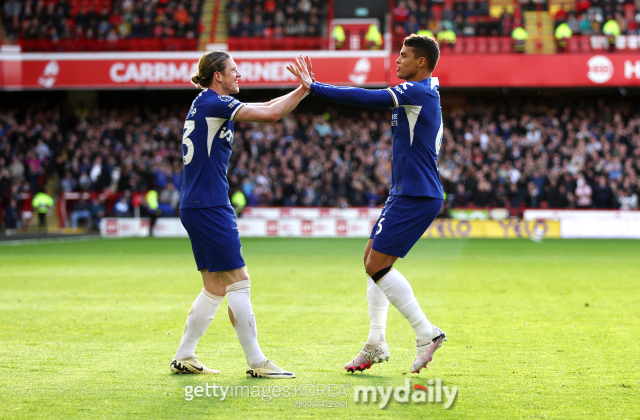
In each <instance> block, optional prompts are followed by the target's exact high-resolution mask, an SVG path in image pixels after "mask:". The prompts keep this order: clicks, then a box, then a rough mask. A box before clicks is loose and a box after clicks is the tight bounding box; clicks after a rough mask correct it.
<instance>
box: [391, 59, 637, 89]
mask: <svg viewBox="0 0 640 420" xmlns="http://www.w3.org/2000/svg"><path fill="white" fill-rule="evenodd" d="M433 75H434V76H437V77H438V78H439V80H440V86H441V87H443V88H446V87H593V86H640V54H633V53H631V54H624V53H619V54H608V55H601V54H554V55H522V54H492V55H474V56H469V55H465V54H457V55H454V54H443V55H442V56H441V57H440V61H439V62H438V65H437V67H436V70H435V71H434V73H433ZM401 82H402V81H401V80H400V79H398V78H397V77H396V72H395V63H392V65H391V69H390V84H391V85H396V84H398V83H401Z"/></svg>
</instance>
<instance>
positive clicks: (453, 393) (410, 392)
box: [353, 379, 458, 410]
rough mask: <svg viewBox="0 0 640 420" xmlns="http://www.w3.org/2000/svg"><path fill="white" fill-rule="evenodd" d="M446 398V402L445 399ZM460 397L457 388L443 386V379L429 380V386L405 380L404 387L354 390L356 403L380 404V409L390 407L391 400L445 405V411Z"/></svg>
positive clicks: (360, 387) (368, 387) (371, 387)
mask: <svg viewBox="0 0 640 420" xmlns="http://www.w3.org/2000/svg"><path fill="white" fill-rule="evenodd" d="M443 396H444V400H443V398H442V397H443ZM457 396H458V387H457V386H452V387H448V386H442V379H436V380H435V381H434V380H433V379H429V382H428V385H427V386H424V385H420V384H414V385H413V387H412V386H411V381H410V380H409V379H405V380H404V386H396V387H392V386H388V387H386V388H385V387H382V386H378V387H376V386H357V387H355V389H354V395H353V401H354V402H356V403H359V402H363V403H368V402H373V403H378V407H380V409H381V410H382V409H384V408H386V407H387V405H389V402H390V401H391V398H393V400H394V401H396V402H398V403H408V402H412V403H416V404H421V403H427V402H429V403H443V404H444V405H443V407H444V409H445V410H448V409H449V408H451V406H452V405H453V403H454V402H455V400H456V397H457Z"/></svg>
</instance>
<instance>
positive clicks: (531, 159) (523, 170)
mask: <svg viewBox="0 0 640 420" xmlns="http://www.w3.org/2000/svg"><path fill="white" fill-rule="evenodd" d="M183 112H184V111H183V110H180V111H178V109H177V108H175V109H167V108H164V109H162V110H159V111H158V110H155V111H152V110H151V109H149V108H146V107H128V108H119V109H111V108H92V109H87V108H85V107H83V106H79V107H77V108H76V109H74V110H71V111H68V110H65V109H63V108H62V107H55V108H51V107H46V106H44V105H43V104H32V105H31V106H29V107H26V108H25V110H24V111H17V110H15V109H14V110H11V109H7V108H3V109H0V199H1V200H2V206H1V208H3V209H5V208H6V207H7V205H8V203H9V202H10V199H11V198H14V199H16V201H17V203H20V208H21V211H22V212H23V213H24V212H29V211H30V197H31V196H32V194H33V192H35V191H37V190H42V189H47V190H48V191H49V192H50V193H51V194H52V195H56V196H59V195H60V194H61V193H62V192H88V193H89V194H88V196H89V197H92V198H95V199H96V200H102V201H100V202H97V203H94V204H95V205H96V206H97V209H98V210H99V209H100V205H102V206H104V207H105V210H106V214H108V215H121V216H126V215H132V208H133V207H135V206H136V205H137V204H138V203H139V200H140V194H136V192H138V193H144V192H145V191H147V190H149V189H154V190H157V191H158V192H159V194H160V202H161V205H162V210H163V213H164V214H165V215H175V213H176V211H177V205H178V201H179V190H180V187H181V176H182V151H181V132H182V123H183V120H184V115H182V113H183ZM389 118H390V117H389V115H382V114H377V113H367V112H363V113H362V114H361V115H360V116H358V117H348V116H344V115H343V113H338V111H336V110H335V109H328V110H327V112H325V113H322V114H321V113H296V114H292V115H291V116H289V117H287V118H285V119H284V120H283V121H281V122H278V123H276V124H272V125H258V124H249V123H239V124H236V134H235V140H234V143H233V147H234V153H233V155H232V158H231V164H230V167H229V172H228V177H229V182H230V193H231V194H233V193H234V192H236V191H241V192H242V193H243V194H244V195H245V196H246V199H247V204H248V205H250V206H330V207H346V206H380V205H381V204H383V203H384V201H385V199H386V196H387V191H388V189H389V186H390V177H391V173H390V158H391V130H390V129H391V127H390V125H389V122H388V121H389ZM445 126H446V128H445V131H444V141H443V147H442V150H441V151H440V162H439V166H440V171H441V176H442V180H443V184H444V185H445V190H446V192H447V194H448V195H447V203H448V205H449V206H453V207H457V208H477V207H482V208H488V207H504V208H508V209H511V211H512V214H514V215H519V214H521V212H522V210H523V209H524V208H525V207H526V208H622V209H637V208H638V195H639V194H640V108H638V104H637V102H626V101H605V100H603V99H599V100H589V101H586V100H579V101H564V102H558V103H553V104H549V102H548V101H542V100H541V101H533V102H532V101H529V102H518V101H515V100H514V101H511V102H509V101H501V102H498V101H495V102H491V103H489V104H486V103H481V102H480V101H478V102H473V101H472V102H469V103H468V104H467V105H464V106H457V107H454V108H453V109H449V110H446V112H445ZM136 200H137V201H138V202H136ZM76 204H77V203H76ZM74 205H75V204H74V203H73V202H70V203H69V205H68V208H65V209H64V211H65V212H66V213H67V214H71V213H72V212H73V211H74ZM84 206H85V207H89V205H88V204H85V205H84ZM77 210H78V211H79V210H87V209H86V208H79V209H77ZM66 220H68V218H66Z"/></svg>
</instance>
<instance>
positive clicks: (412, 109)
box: [402, 105, 422, 146]
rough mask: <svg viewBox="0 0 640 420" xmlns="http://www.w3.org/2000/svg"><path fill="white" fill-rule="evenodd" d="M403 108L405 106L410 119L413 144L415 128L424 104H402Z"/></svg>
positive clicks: (411, 141)
mask: <svg viewBox="0 0 640 420" xmlns="http://www.w3.org/2000/svg"><path fill="white" fill-rule="evenodd" d="M402 108H404V110H405V112H406V113H407V120H408V121H409V144H410V145H411V146H413V129H414V127H415V126H416V122H418V115H420V110H421V109H422V106H419V105H402Z"/></svg>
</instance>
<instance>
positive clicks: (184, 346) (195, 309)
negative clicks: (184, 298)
mask: <svg viewBox="0 0 640 420" xmlns="http://www.w3.org/2000/svg"><path fill="white" fill-rule="evenodd" d="M223 300H224V296H216V295H214V294H213V293H209V292H207V291H206V290H204V289H202V292H200V294H199V295H198V297H197V298H196V300H195V301H194V302H193V305H191V309H190V310H189V316H188V317H187V325H185V327H184V333H183V334H182V340H181V341H180V346H179V347H178V351H177V352H176V359H185V358H187V357H194V355H195V354H194V352H195V351H196V346H197V345H198V340H200V337H202V336H203V335H204V333H205V331H207V328H209V325H211V321H213V317H214V316H215V314H216V311H217V310H218V306H220V304H221V303H222V301H223Z"/></svg>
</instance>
